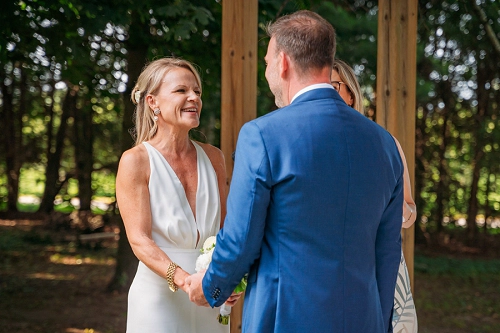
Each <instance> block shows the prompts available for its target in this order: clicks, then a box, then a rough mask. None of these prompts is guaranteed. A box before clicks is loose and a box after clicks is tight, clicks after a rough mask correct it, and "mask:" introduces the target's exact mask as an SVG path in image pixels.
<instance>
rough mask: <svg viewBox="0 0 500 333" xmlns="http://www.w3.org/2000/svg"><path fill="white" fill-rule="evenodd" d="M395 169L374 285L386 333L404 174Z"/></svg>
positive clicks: (380, 230)
mask: <svg viewBox="0 0 500 333" xmlns="http://www.w3.org/2000/svg"><path fill="white" fill-rule="evenodd" d="M398 162H399V163H396V165H395V166H394V169H395V170H401V172H399V171H397V172H395V174H397V175H399V177H396V186H395V188H394V191H393V193H392V196H391V200H390V202H389V204H388V206H387V207H386V209H385V211H384V213H383V215H382V219H381V221H380V225H379V228H378V230H377V240H376V245H375V246H376V247H375V251H376V260H377V263H376V265H377V285H378V290H379V295H380V304H381V307H382V313H383V316H384V323H385V326H386V332H392V312H393V307H394V291H395V288H396V279H397V274H398V268H399V262H400V260H401V217H402V205H403V184H404V182H403V171H402V165H401V163H400V160H398Z"/></svg>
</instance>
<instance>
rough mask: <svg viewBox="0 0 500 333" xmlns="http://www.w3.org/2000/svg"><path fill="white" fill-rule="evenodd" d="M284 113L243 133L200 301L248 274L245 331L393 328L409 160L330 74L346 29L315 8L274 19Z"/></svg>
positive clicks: (197, 295)
mask: <svg viewBox="0 0 500 333" xmlns="http://www.w3.org/2000/svg"><path fill="white" fill-rule="evenodd" d="M267 32H268V34H269V36H270V41H269V45H268V49H267V54H266V56H265V58H264V59H265V61H266V64H267V67H266V74H265V75H266V79H267V81H268V83H269V87H270V89H271V91H272V93H273V94H274V96H275V102H276V105H277V106H278V107H279V109H278V110H275V111H273V112H270V113H269V114H267V115H265V116H262V117H259V118H257V119H254V120H252V121H250V122H248V123H246V124H245V125H244V126H243V127H242V128H241V131H240V133H239V136H238V143H237V146H236V154H235V163H234V171H233V178H232V181H231V187H230V192H229V196H228V205H227V208H228V213H227V216H226V219H225V222H224V228H223V229H221V231H220V232H219V233H218V235H217V246H216V247H215V251H214V252H213V256H212V262H211V264H210V265H209V266H208V269H207V271H206V272H205V273H204V274H203V273H198V274H194V275H191V276H190V277H188V278H187V279H186V284H187V285H188V291H189V297H190V299H191V300H192V301H193V302H195V303H196V304H198V305H205V306H212V307H213V306H219V305H220V304H222V303H223V302H224V301H225V300H226V299H227V298H228V297H229V296H230V295H231V293H232V291H233V290H234V288H235V286H236V285H237V284H238V283H239V282H240V280H241V278H242V277H243V276H244V275H245V274H247V273H248V285H247V289H246V293H245V303H244V308H243V324H242V332H245V333H248V332H255V333H257V332H258V333H265V332H286V333H295V332H297V333H298V332H300V333H303V332H315V333H318V332H320V333H321V332H325V333H326V332H346V333H347V332H349V333H351V332H392V325H391V319H392V309H393V300H394V288H395V285H396V276H397V272H398V266H399V259H400V256H401V235H400V226H401V215H402V208H401V207H402V205H403V195H402V193H403V163H402V161H401V158H400V156H399V152H398V149H397V146H396V144H395V142H394V139H393V138H392V136H391V135H390V134H389V133H388V132H387V131H386V130H384V129H383V128H382V127H380V126H379V125H377V124H376V123H374V122H373V121H370V120H369V119H367V118H365V117H363V116H362V115H361V114H359V113H358V112H356V111H354V110H353V109H351V108H349V107H348V106H347V105H346V104H345V103H344V101H343V100H342V98H341V97H340V96H339V94H338V93H337V92H336V91H335V90H334V89H333V87H332V85H331V83H330V81H331V80H330V75H331V72H332V65H333V59H334V55H335V31H334V28H333V27H332V25H331V24H330V23H328V22H327V21H326V20H325V19H323V18H322V17H321V16H320V15H318V14H316V13H313V12H311V11H298V12H295V13H292V14H289V15H286V16H283V17H280V18H278V19H277V20H276V21H275V22H274V23H271V24H270V25H268V27H267Z"/></svg>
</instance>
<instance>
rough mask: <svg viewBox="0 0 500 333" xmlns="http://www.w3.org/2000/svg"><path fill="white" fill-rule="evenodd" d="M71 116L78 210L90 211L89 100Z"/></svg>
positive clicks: (92, 160) (91, 147)
mask: <svg viewBox="0 0 500 333" xmlns="http://www.w3.org/2000/svg"><path fill="white" fill-rule="evenodd" d="M75 110H76V112H75V113H74V115H73V117H74V119H75V122H74V126H75V130H74V147H75V165H76V177H77V179H78V197H79V199H80V211H90V210H91V207H90V204H91V201H92V171H93V164H94V158H93V143H94V135H93V133H92V116H93V114H92V108H91V106H90V105H89V102H84V103H83V107H81V108H80V109H75Z"/></svg>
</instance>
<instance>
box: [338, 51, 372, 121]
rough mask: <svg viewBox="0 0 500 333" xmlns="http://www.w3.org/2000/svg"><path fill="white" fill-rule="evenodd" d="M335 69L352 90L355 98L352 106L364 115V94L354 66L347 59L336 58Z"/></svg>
mask: <svg viewBox="0 0 500 333" xmlns="http://www.w3.org/2000/svg"><path fill="white" fill-rule="evenodd" d="M333 69H334V70H336V71H337V73H339V76H340V79H341V80H342V82H344V83H345V84H346V86H347V88H348V89H349V91H350V92H351V95H352V100H353V103H352V108H353V109H355V110H357V111H359V112H360V113H361V114H363V115H364V114H365V110H364V107H363V94H362V93H361V87H360V86H359V83H358V79H357V78H356V74H355V73H354V70H353V69H352V67H351V66H349V65H348V64H347V63H346V62H345V61H342V60H340V59H335V60H334V61H333Z"/></svg>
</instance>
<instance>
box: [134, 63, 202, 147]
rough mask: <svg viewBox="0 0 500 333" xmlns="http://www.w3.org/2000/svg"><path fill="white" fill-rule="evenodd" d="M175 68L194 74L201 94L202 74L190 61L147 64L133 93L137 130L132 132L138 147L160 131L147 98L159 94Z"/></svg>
mask: <svg viewBox="0 0 500 333" xmlns="http://www.w3.org/2000/svg"><path fill="white" fill-rule="evenodd" d="M174 68H185V69H187V70H189V71H190V72H191V73H193V75H194V77H195V79H196V82H197V83H198V86H199V87H200V93H201V79H200V74H199V73H198V71H197V70H196V68H195V67H194V65H193V64H192V63H190V62H189V61H187V60H183V59H179V58H174V57H168V58H161V59H157V60H154V61H152V62H151V63H149V64H147V65H146V66H145V67H144V69H143V70H142V72H141V74H140V75H139V78H138V79H137V83H136V85H135V87H134V89H132V93H131V99H132V102H133V103H134V104H135V105H136V107H135V112H134V122H135V128H134V129H133V130H132V137H133V138H134V140H135V145H136V146H137V145H139V144H141V143H142V142H144V141H148V140H150V139H152V138H153V137H154V136H155V134H156V130H157V129H158V127H157V124H156V122H155V121H154V119H153V117H154V114H153V112H152V110H151V109H150V107H149V105H148V103H147V101H146V96H147V95H155V94H156V93H158V90H159V89H160V86H161V84H162V80H163V78H164V77H165V75H166V74H167V73H168V72H169V71H171V70H172V69H174Z"/></svg>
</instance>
